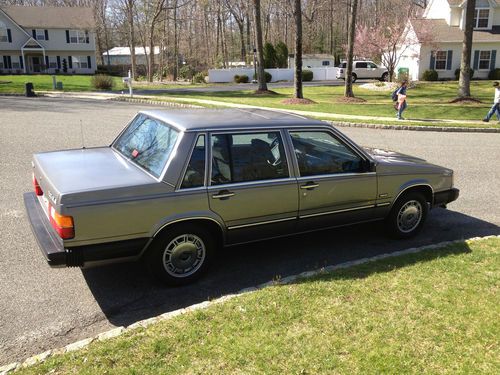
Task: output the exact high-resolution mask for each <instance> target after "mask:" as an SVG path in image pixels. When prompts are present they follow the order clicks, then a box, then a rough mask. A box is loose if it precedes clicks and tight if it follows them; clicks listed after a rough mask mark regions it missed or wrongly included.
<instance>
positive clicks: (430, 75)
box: [422, 69, 438, 81]
mask: <svg viewBox="0 0 500 375" xmlns="http://www.w3.org/2000/svg"><path fill="white" fill-rule="evenodd" d="M422 80H423V81H437V80H438V72H436V71H435V70H432V69H431V70H426V71H425V72H424V74H422Z"/></svg>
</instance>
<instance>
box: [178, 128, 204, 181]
mask: <svg viewBox="0 0 500 375" xmlns="http://www.w3.org/2000/svg"><path fill="white" fill-rule="evenodd" d="M204 182H205V136H204V135H200V136H198V140H197V141H196V145H195V146H194V149H193V153H192V154H191V159H190V160H189V164H188V166H187V169H186V173H185V174H184V178H183V179H182V184H181V189H188V188H195V187H201V186H203V185H204Z"/></svg>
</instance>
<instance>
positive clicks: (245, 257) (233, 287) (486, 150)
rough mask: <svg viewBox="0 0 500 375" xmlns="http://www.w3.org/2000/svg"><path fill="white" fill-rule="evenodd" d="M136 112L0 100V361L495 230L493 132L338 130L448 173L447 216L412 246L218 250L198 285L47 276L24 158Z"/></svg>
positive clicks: (280, 243) (73, 142)
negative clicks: (312, 273)
mask: <svg viewBox="0 0 500 375" xmlns="http://www.w3.org/2000/svg"><path fill="white" fill-rule="evenodd" d="M144 107H146V105H144V104H132V103H121V102H109V101H97V100H81V99H62V98H58V99H56V98H37V99H27V98H8V97H2V98H0V134H1V135H0V184H1V185H0V186H1V188H0V191H1V194H0V246H1V247H0V252H1V255H2V256H1V258H0V365H2V364H6V363H9V362H12V361H15V360H22V359H24V358H26V357H28V356H30V355H32V354H36V353H39V352H42V351H44V350H47V349H51V348H56V347H60V346H62V345H65V344H67V343H70V342H73V341H76V340H78V339H82V338H85V337H88V336H90V335H93V334H97V333H99V332H102V331H104V330H106V329H109V328H112V327H114V326H120V325H128V324H131V323H133V322H135V321H137V320H139V319H145V318H148V317H152V316H155V315H158V314H161V313H164V312H167V311H171V310H175V309H178V308H181V307H185V306H188V305H191V304H193V303H197V302H201V301H204V300H207V299H211V298H215V297H218V296H221V295H224V294H228V293H232V292H236V291H238V290H240V289H243V288H246V287H250V286H253V285H256V284H260V283H263V282H267V281H269V280H271V279H273V278H275V277H278V276H281V277H285V276H288V275H292V274H297V273H300V272H303V271H307V270H311V269H316V268H319V267H322V266H324V265H330V264H337V263H340V262H344V261H348V260H354V259H359V258H363V257H367V256H373V255H376V254H380V253H386V252H393V251H397V250H402V249H406V248H409V247H414V246H421V245H427V244H432V243H436V242H441V241H446V240H455V239H462V238H470V237H475V236H485V235H498V234H500V227H499V225H500V189H498V186H500V168H499V167H498V160H500V135H498V134H481V133H435V132H426V131H419V132H412V131H391V130H380V129H358V128H346V129H342V131H343V132H344V133H346V134H347V135H348V136H350V137H351V138H352V139H354V140H355V141H356V142H358V143H359V144H362V145H370V146H375V147H381V148H388V149H392V150H395V151H400V152H404V153H408V154H413V155H415V156H420V157H423V158H425V159H427V160H429V161H431V162H433V163H436V164H441V165H444V166H447V167H451V168H453V169H454V170H455V173H456V175H455V184H456V186H457V187H458V188H460V190H461V196H460V198H459V199H458V201H456V202H454V203H452V204H450V205H449V207H448V209H447V210H445V209H436V210H433V211H432V212H431V214H430V216H429V218H428V222H427V223H426V226H425V227H424V230H423V231H422V233H421V234H420V235H419V236H418V237H416V238H414V239H410V240H404V241H396V240H391V239H388V238H387V237H386V236H385V235H384V233H383V228H382V226H381V225H380V224H369V225H357V226H353V227H349V228H341V229H336V230H327V231H322V232H316V233H311V234H307V235H300V236H296V237H293V238H287V239H280V240H273V241H266V242H261V243H257V244H251V245H244V246H238V247H233V248H228V249H225V250H223V251H221V252H220V254H219V255H218V257H217V259H216V261H215V263H214V265H213V267H212V269H211V270H210V273H209V274H208V275H206V277H205V278H204V279H203V280H200V281H199V282H198V283H195V284H193V285H190V286H186V287H182V288H167V287H164V286H162V285H159V284H157V283H156V282H155V281H153V280H151V278H150V277H149V275H148V274H147V273H146V272H144V270H143V267H142V265H141V264H140V263H137V264H121V265H114V266H108V267H103V268H94V269H88V270H80V269H69V268H68V269H66V268H64V269H51V268H49V267H48V266H47V265H46V263H45V260H44V259H43V257H42V255H41V253H40V250H39V249H38V247H37V244H36V241H35V239H34V237H33V235H32V234H31V231H30V229H29V224H28V221H27V218H26V215H25V212H24V207H23V203H22V194H23V192H26V191H31V190H32V185H31V165H30V160H31V155H32V154H33V153H34V152H39V151H47V150H56V149H63V148H78V147H81V146H82V145H85V146H87V147H89V146H97V145H107V144H109V143H111V142H112V140H113V139H114V137H115V136H116V135H117V134H118V132H119V131H120V130H121V129H122V128H123V126H124V124H125V123H126V122H127V120H129V119H130V118H131V117H132V116H133V115H134V113H135V112H137V111H138V110H139V109H141V108H144ZM150 107H151V106H150Z"/></svg>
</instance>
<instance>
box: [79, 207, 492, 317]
mask: <svg viewBox="0 0 500 375" xmlns="http://www.w3.org/2000/svg"><path fill="white" fill-rule="evenodd" d="M497 234H500V228H499V227H498V226H497V225H495V224H493V223H488V222H485V221H482V220H479V219H477V218H474V217H470V216H467V215H463V214H461V213H458V212H453V211H449V210H444V209H435V210H433V211H432V213H431V214H430V215H429V217H428V220H427V223H426V226H425V227H424V229H423V231H422V232H421V233H420V234H419V235H418V236H417V237H415V238H413V239H407V240H393V239H389V238H388V237H387V236H386V235H385V233H384V228H383V226H382V224H381V223H372V224H364V225H356V226H351V227H344V228H337V229H330V230H325V231H320V232H314V233H308V234H303V235H297V236H294V237H289V238H283V239H276V240H270V241H263V242H258V243H254V244H247V245H241V246H237V247H230V248H226V249H222V250H221V251H220V252H219V254H218V256H217V257H216V258H215V260H214V262H213V264H212V267H211V268H210V270H209V272H208V273H207V274H206V275H205V276H204V277H203V278H202V279H201V280H199V281H198V282H196V283H194V284H192V285H188V286H184V287H178V288H171V287H166V286H164V285H160V284H158V283H157V282H156V281H154V280H152V278H151V277H150V275H148V273H147V272H146V271H145V270H144V267H143V266H142V264H141V263H129V264H118V265H113V266H108V267H102V268H94V269H84V270H82V273H83V276H84V278H85V280H86V282H87V284H88V287H89V289H90V291H91V292H92V294H93V295H94V297H95V299H96V301H97V303H98V304H99V306H100V308H101V309H102V312H103V313H104V314H105V316H106V317H107V319H108V320H109V321H110V322H111V323H112V324H114V325H118V326H121V325H124V326H126V325H129V324H131V323H134V322H136V321H137V320H141V319H146V318H149V317H152V316H156V315H159V314H162V313H165V312H168V311H173V310H176V309H179V308H183V307H187V306H190V305H192V304H195V303H199V302H202V301H205V300H207V299H213V298H217V297H220V296H223V295H227V294H231V293H235V292H238V291H239V290H241V289H244V288H248V287H251V286H255V285H259V284H262V283H265V282H268V281H270V280H273V279H276V278H277V277H286V276H289V275H294V274H299V273H301V272H304V271H310V270H315V269H320V268H322V267H325V266H328V265H335V264H340V263H344V262H348V261H353V260H358V259H362V258H366V257H373V256H376V255H379V254H385V253H392V252H395V251H399V250H403V249H407V248H410V247H418V246H425V245H430V244H434V243H438V242H442V241H449V240H459V239H463V238H470V237H477V236H486V235H497ZM432 254H433V252H428V253H425V254H424V255H418V256H415V257H416V258H414V257H409V258H405V260H398V259H393V260H390V261H388V264H390V265H393V266H397V265H398V262H409V260H408V259H410V261H411V259H415V260H413V262H414V261H418V260H419V259H425V257H430V256H432ZM421 257H423V258H421ZM401 266H403V264H401ZM384 267H387V268H386V269H387V270H388V269H390V267H391V266H380V267H379V268H378V269H379V270H380V272H383V270H384ZM339 272H340V271H339ZM342 272H343V271H342ZM350 272H353V271H350ZM368 272H371V271H369V270H367V269H365V267H364V266H360V268H357V269H356V271H355V273H353V274H352V277H364V276H365V275H367V273H368Z"/></svg>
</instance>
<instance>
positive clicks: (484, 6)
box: [396, 0, 500, 80]
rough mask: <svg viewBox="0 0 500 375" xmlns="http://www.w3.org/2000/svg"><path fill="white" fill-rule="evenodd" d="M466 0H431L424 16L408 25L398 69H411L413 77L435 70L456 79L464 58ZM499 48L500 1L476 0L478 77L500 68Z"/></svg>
mask: <svg viewBox="0 0 500 375" xmlns="http://www.w3.org/2000/svg"><path fill="white" fill-rule="evenodd" d="M466 3H467V1H465V0H430V1H429V3H428V4H427V8H426V9H425V11H424V13H423V16H422V18H421V19H418V20H411V21H409V22H408V25H407V26H406V30H405V33H404V34H403V35H404V38H405V39H404V42H403V43H402V46H401V48H400V51H399V53H400V54H401V58H400V60H399V62H398V64H397V66H396V71H399V69H408V70H409V77H410V78H411V79H413V80H417V79H419V78H422V75H423V73H424V72H425V71H426V70H430V69H432V70H436V71H437V72H438V77H439V79H455V70H456V69H459V68H460V60H461V58H462V43H463V38H464V24H465V9H466ZM429 35H431V38H429ZM498 50H500V2H498V1H497V0H476V10H475V17H474V32H473V38H472V56H471V67H472V68H473V69H474V77H475V78H483V79H486V78H488V73H489V72H490V71H491V70H492V69H495V68H498V67H500V64H499V63H498V62H497V58H496V57H497V51H498Z"/></svg>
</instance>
